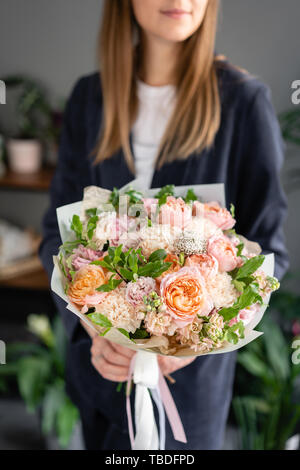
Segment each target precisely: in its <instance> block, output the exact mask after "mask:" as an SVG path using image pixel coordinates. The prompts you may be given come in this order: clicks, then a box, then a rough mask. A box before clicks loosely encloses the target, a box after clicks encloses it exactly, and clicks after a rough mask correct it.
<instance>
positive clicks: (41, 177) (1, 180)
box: [0, 167, 55, 191]
mask: <svg viewBox="0 0 300 470" xmlns="http://www.w3.org/2000/svg"><path fill="white" fill-rule="evenodd" d="M54 170H55V169H54V168H53V167H45V168H42V169H41V170H40V171H39V172H38V173H32V174H29V175H22V174H18V173H14V172H13V171H11V170H9V169H7V170H6V173H5V175H3V176H2V177H0V189H1V188H6V189H20V190H26V191H48V189H49V187H50V183H51V180H52V177H53V174H54Z"/></svg>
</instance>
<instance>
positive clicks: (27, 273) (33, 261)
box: [0, 255, 49, 290]
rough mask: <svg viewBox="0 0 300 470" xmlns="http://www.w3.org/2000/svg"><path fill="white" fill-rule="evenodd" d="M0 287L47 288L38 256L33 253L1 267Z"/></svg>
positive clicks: (45, 275)
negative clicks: (28, 256)
mask: <svg viewBox="0 0 300 470" xmlns="http://www.w3.org/2000/svg"><path fill="white" fill-rule="evenodd" d="M0 287H11V288H18V289H35V290H49V281H48V277H47V274H46V272H45V270H44V268H43V267H42V265H41V262H40V260H39V258H38V256H37V255H33V256H32V257H30V258H27V259H24V260H21V261H19V262H15V263H13V264H11V265H9V266H7V268H6V269H4V268H3V269H2V272H1V273H0Z"/></svg>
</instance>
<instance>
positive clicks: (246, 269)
mask: <svg viewBox="0 0 300 470" xmlns="http://www.w3.org/2000/svg"><path fill="white" fill-rule="evenodd" d="M264 259H265V256H264V255H258V256H254V257H253V258H250V259H248V260H247V261H246V262H245V263H244V264H243V266H241V267H240V268H239V269H238V270H237V271H236V274H235V275H234V278H235V279H241V278H243V277H247V276H250V274H253V273H254V272H255V271H256V270H257V269H258V268H259V267H260V266H261V265H262V264H263V262H264Z"/></svg>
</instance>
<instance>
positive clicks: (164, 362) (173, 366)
mask: <svg viewBox="0 0 300 470" xmlns="http://www.w3.org/2000/svg"><path fill="white" fill-rule="evenodd" d="M194 360H195V357H188V358H186V359H182V358H178V357H164V356H159V357H158V363H159V366H160V368H161V371H162V373H163V374H164V375H168V374H172V373H173V372H176V371H177V370H179V369H182V368H183V367H186V366H187V365H189V364H191V362H193V361H194Z"/></svg>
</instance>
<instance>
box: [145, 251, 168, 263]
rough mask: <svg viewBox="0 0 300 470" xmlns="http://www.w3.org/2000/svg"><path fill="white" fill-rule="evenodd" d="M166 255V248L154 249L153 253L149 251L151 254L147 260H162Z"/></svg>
mask: <svg viewBox="0 0 300 470" xmlns="http://www.w3.org/2000/svg"><path fill="white" fill-rule="evenodd" d="M166 256H167V252H166V250H162V249H160V250H156V251H153V253H151V255H150V256H149V259H148V261H149V262H154V261H159V260H162V261H163V260H164V259H165V258H166Z"/></svg>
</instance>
